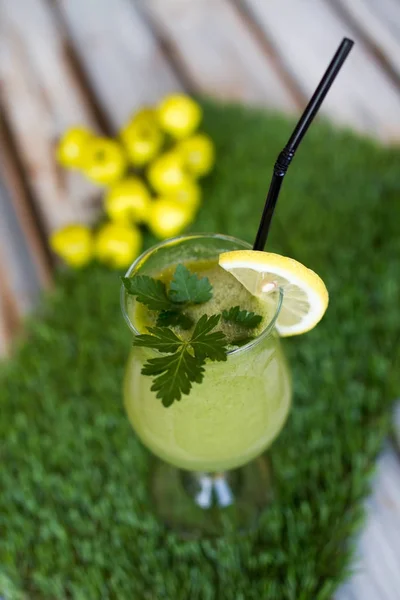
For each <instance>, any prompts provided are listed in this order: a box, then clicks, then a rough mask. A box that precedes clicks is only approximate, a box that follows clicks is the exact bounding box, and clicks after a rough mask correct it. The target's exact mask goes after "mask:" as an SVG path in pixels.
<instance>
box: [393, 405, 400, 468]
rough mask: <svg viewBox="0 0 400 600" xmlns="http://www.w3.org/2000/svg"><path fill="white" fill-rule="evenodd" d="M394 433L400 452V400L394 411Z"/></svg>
mask: <svg viewBox="0 0 400 600" xmlns="http://www.w3.org/2000/svg"><path fill="white" fill-rule="evenodd" d="M393 435H394V439H395V441H396V444H397V449H398V451H399V453H400V401H399V402H398V403H397V404H396V406H395V409H394V413H393ZM399 458H400V454H399Z"/></svg>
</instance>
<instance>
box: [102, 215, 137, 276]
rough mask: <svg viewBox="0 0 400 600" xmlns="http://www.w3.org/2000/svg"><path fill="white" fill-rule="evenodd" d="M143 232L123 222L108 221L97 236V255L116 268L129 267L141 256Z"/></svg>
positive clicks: (103, 261)
mask: <svg viewBox="0 0 400 600" xmlns="http://www.w3.org/2000/svg"><path fill="white" fill-rule="evenodd" d="M141 247H142V234H141V233H140V231H139V229H137V227H132V226H128V225H125V224H123V223H106V224H105V225H103V226H102V227H101V228H100V229H99V231H98V232H97V235H96V238H95V248H94V252H95V256H96V258H97V259H98V260H99V261H100V262H101V263H104V264H106V265H108V266H110V267H114V268H116V269H123V268H126V267H128V266H129V265H130V264H131V263H132V262H133V261H134V260H135V258H137V256H139V253H140V250H141Z"/></svg>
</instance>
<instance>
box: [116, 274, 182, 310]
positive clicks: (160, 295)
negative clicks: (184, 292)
mask: <svg viewBox="0 0 400 600" xmlns="http://www.w3.org/2000/svg"><path fill="white" fill-rule="evenodd" d="M122 283H123V284H124V286H125V289H126V291H127V292H128V294H130V295H131V296H136V299H137V301H138V302H141V304H145V305H146V306H147V307H148V308H150V309H151V310H160V311H161V310H170V309H171V305H172V302H171V300H170V299H169V298H168V294H167V288H166V287H165V284H164V283H163V282H162V281H160V280H159V279H153V278H152V277H147V275H137V276H136V277H122Z"/></svg>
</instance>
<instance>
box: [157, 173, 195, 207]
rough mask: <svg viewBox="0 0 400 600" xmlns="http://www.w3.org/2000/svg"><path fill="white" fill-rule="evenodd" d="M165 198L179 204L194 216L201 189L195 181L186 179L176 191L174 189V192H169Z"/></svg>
mask: <svg viewBox="0 0 400 600" xmlns="http://www.w3.org/2000/svg"><path fill="white" fill-rule="evenodd" d="M165 197H168V198H169V199H170V200H174V201H176V202H179V203H180V204H182V205H183V206H184V207H185V208H187V209H188V210H190V211H192V212H193V214H194V213H195V212H197V210H198V208H199V207H200V202H201V189H200V186H199V184H198V183H197V182H196V181H193V179H191V178H187V179H186V180H185V181H184V182H183V183H182V184H181V185H180V186H179V188H178V189H176V190H175V191H174V192H170V193H169V194H168V196H165Z"/></svg>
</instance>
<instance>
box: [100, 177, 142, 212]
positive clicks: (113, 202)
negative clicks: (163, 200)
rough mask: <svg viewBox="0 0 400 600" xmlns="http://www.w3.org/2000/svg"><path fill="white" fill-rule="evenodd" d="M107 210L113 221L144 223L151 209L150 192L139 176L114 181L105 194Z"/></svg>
mask: <svg viewBox="0 0 400 600" xmlns="http://www.w3.org/2000/svg"><path fill="white" fill-rule="evenodd" d="M104 202H105V210H106V213H107V215H108V216H109V217H110V219H111V220H112V221H125V222H131V221H134V222H135V223H143V222H145V221H146V220H147V217H148V214H149V211H150V203H151V198H150V192H149V190H148V189H147V187H146V185H145V184H144V183H143V181H141V180H140V179H139V178H138V177H134V176H129V177H125V179H121V181H118V182H117V183H114V185H112V186H111V187H110V188H109V189H108V190H107V192H106V195H105V200H104Z"/></svg>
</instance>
